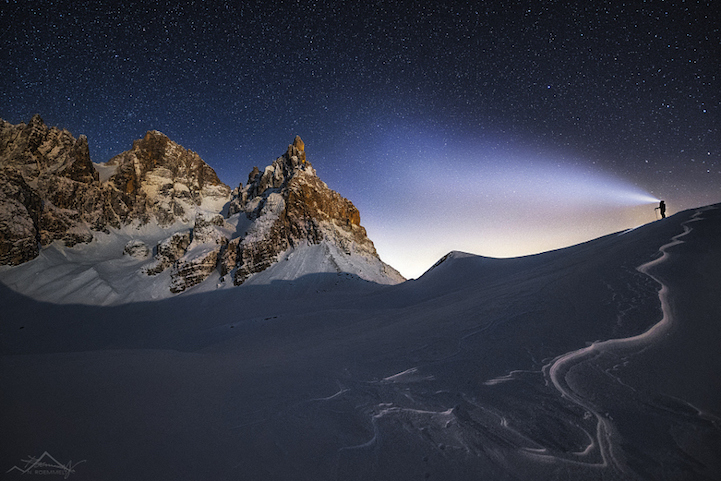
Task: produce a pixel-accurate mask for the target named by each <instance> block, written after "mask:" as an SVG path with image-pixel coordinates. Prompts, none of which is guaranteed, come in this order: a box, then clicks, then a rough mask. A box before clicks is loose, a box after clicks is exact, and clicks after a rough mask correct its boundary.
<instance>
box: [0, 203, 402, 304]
mask: <svg viewBox="0 0 721 481" xmlns="http://www.w3.org/2000/svg"><path fill="white" fill-rule="evenodd" d="M225 222H226V224H227V225H228V229H229V230H228V231H227V232H226V234H225V235H226V236H227V237H232V236H234V235H236V233H237V232H242V231H244V230H245V229H247V228H248V226H250V225H251V224H250V221H248V219H247V218H246V217H245V216H244V215H238V214H236V215H234V216H231V217H230V218H228V219H225ZM184 231H186V232H187V231H189V225H188V224H184V223H182V222H178V223H176V224H174V225H172V226H170V227H168V228H160V227H158V226H157V225H154V224H146V225H144V226H142V227H140V228H138V227H136V226H126V227H124V228H122V229H112V231H111V233H110V234H103V233H97V234H96V235H95V237H96V239H95V240H94V241H93V242H91V243H89V244H78V245H76V246H74V247H72V248H68V247H65V246H64V245H62V243H60V242H54V243H53V244H52V245H50V246H49V247H47V248H44V249H42V250H41V251H40V255H39V256H38V257H37V258H36V259H33V260H32V261H30V262H26V263H25V264H22V265H20V266H0V282H2V283H3V284H4V285H5V286H7V287H9V288H11V289H13V290H14V291H16V292H18V293H22V294H23V295H26V296H28V297H30V298H32V299H35V300H38V301H44V302H51V303H55V304H87V305H117V304H124V303H128V302H141V301H152V300H159V299H167V298H171V297H174V296H175V294H173V293H172V292H171V291H170V289H169V287H170V285H171V283H172V280H171V269H166V270H164V271H163V272H161V273H159V274H157V275H147V274H146V273H145V272H144V271H145V269H147V268H149V267H151V266H153V265H154V264H155V262H156V261H155V259H154V258H153V256H152V255H149V256H148V257H145V258H136V257H133V256H129V255H122V253H123V249H124V248H125V246H126V245H127V244H128V243H129V242H131V241H135V242H142V243H144V244H145V245H147V246H148V247H150V248H153V246H155V245H156V244H157V243H158V242H160V241H162V240H164V239H167V238H168V237H170V236H171V235H172V234H173V233H174V232H184ZM203 247H204V246H203V245H198V246H195V244H191V246H190V248H194V249H193V250H191V251H190V252H191V254H193V255H196V256H200V255H202V254H203V253H205V250H204V249H203ZM207 248H208V249H212V248H217V245H216V244H215V243H210V244H209V245H208V246H207ZM206 250H207V249H206ZM323 273H329V274H334V275H336V276H337V277H339V278H351V277H353V278H358V277H360V278H362V279H365V280H366V281H368V282H375V283H378V284H388V283H391V282H395V281H394V279H395V278H394V277H393V276H392V275H391V273H388V272H386V271H385V265H384V264H383V263H382V262H381V261H380V260H379V259H377V258H374V257H370V256H364V255H360V254H356V253H352V254H346V253H344V252H342V251H341V250H340V249H339V248H338V247H337V246H335V245H334V244H332V243H330V242H327V241H321V242H320V243H319V244H313V245H308V244H307V243H304V244H301V245H299V246H296V247H293V248H290V249H288V250H286V251H285V252H283V253H282V254H281V255H280V256H279V261H278V262H277V263H276V264H274V265H272V266H271V267H270V268H268V269H266V270H265V271H263V272H260V273H257V274H254V275H253V276H252V277H251V278H249V279H248V280H247V281H246V282H245V284H246V285H264V284H270V283H272V282H278V281H293V280H296V279H300V278H302V277H306V276H309V275H312V274H323ZM349 273H353V274H349ZM233 288H235V289H237V288H238V287H236V286H234V285H233V282H232V276H231V275H227V276H224V277H221V275H220V269H216V270H215V271H214V273H213V274H211V276H210V277H209V278H208V279H206V280H205V281H203V282H202V283H201V284H199V285H196V286H193V287H191V288H189V289H188V290H186V291H185V292H183V293H181V294H180V295H193V294H196V293H200V292H209V291H214V290H217V289H233Z"/></svg>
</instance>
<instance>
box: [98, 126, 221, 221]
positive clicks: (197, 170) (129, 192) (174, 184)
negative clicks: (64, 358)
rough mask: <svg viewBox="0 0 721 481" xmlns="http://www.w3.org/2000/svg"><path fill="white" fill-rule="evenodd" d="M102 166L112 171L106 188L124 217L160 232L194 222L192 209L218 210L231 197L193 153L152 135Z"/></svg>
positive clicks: (164, 138)
mask: <svg viewBox="0 0 721 481" xmlns="http://www.w3.org/2000/svg"><path fill="white" fill-rule="evenodd" d="M107 165H108V166H115V167H116V171H115V174H114V175H112V176H111V177H110V178H109V180H108V182H109V183H111V184H112V185H113V186H114V187H115V188H116V189H117V190H118V191H119V192H121V193H122V201H123V203H124V204H125V206H126V207H127V209H128V211H129V215H130V216H131V217H136V218H138V219H141V220H142V221H143V222H147V221H149V219H150V218H151V217H155V218H156V219H157V220H158V222H159V223H160V225H162V226H167V225H170V224H172V223H173V222H175V221H176V220H181V221H183V222H186V223H187V222H190V221H192V219H193V218H194V216H195V210H196V209H194V207H197V206H200V205H201V204H202V203H203V202H206V203H210V204H213V205H215V207H217V204H219V205H220V206H221V207H222V205H223V204H224V203H225V202H226V201H227V200H228V198H229V195H230V188H229V187H228V186H226V185H225V184H223V183H222V182H221V181H220V179H219V178H218V176H217V174H216V173H215V171H214V170H213V169H212V168H211V167H210V166H209V165H208V164H206V163H205V162H204V161H203V159H201V158H200V156H199V155H198V154H197V153H195V152H193V151H192V150H187V149H185V148H183V147H182V146H180V145H179V144H177V143H175V142H173V141H172V140H170V139H169V138H168V137H167V136H165V135H164V134H162V133H160V132H158V131H157V130H151V131H149V132H147V133H146V134H145V136H144V137H143V138H142V139H140V140H136V141H135V142H133V148H132V149H130V150H128V151H126V152H123V153H122V154H119V155H117V156H115V157H113V158H112V159H111V160H110V161H109V162H108V163H107Z"/></svg>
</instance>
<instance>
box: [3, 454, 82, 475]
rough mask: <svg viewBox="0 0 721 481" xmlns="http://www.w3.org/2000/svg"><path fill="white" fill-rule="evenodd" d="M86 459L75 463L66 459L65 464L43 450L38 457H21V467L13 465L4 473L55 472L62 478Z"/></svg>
mask: <svg viewBox="0 0 721 481" xmlns="http://www.w3.org/2000/svg"><path fill="white" fill-rule="evenodd" d="M86 461H87V460H86V459H83V460H82V461H78V462H77V463H73V462H72V461H68V462H67V463H66V464H63V463H61V462H60V461H58V460H57V459H55V458H54V457H53V456H52V455H51V454H50V453H48V452H47V451H45V452H44V453H43V454H42V455H41V456H40V457H35V456H29V457H28V458H27V459H21V460H20V463H24V464H25V465H24V466H23V467H20V466H17V465H15V466H13V467H12V468H10V469H8V470H7V471H6V473H10V472H14V471H17V472H19V473H20V474H46V475H47V474H50V475H53V474H55V475H60V476H63V478H64V479H68V477H69V476H70V475H71V474H73V473H75V467H76V466H77V465H78V464H80V463H84V462H86Z"/></svg>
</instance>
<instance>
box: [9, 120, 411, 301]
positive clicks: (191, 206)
mask: <svg viewBox="0 0 721 481" xmlns="http://www.w3.org/2000/svg"><path fill="white" fill-rule="evenodd" d="M291 259H293V261H292V262H290V260H291ZM281 261H282V262H281ZM2 264H5V265H8V266H15V267H3V266H2ZM269 268H271V269H270V270H269V271H268V272H264V271H266V270H268V269H269ZM325 272H332V273H336V274H338V275H341V274H351V275H354V276H357V277H359V278H361V279H365V280H368V281H373V282H377V283H382V284H394V283H399V282H402V281H404V279H403V277H402V276H401V275H400V274H399V273H398V272H397V271H396V270H395V269H393V268H391V267H390V266H388V265H386V264H385V263H383V262H382V261H381V260H380V258H379V257H378V254H377V252H376V250H375V247H374V246H373V243H372V242H371V241H370V239H368V237H367V235H366V232H365V229H364V228H363V227H362V226H361V225H360V214H359V212H358V210H357V209H356V208H355V206H353V204H352V203H351V202H350V201H349V200H347V199H345V198H343V197H342V196H341V195H340V194H338V193H336V192H334V191H332V190H331V189H329V188H328V186H327V185H326V184H325V183H323V182H322V181H321V180H320V179H319V178H318V177H317V176H316V173H315V170H314V169H313V167H312V166H311V164H310V162H308V161H307V160H306V156H305V145H304V143H303V141H302V140H301V139H300V137H296V139H295V141H294V142H293V144H292V145H289V146H288V149H287V151H286V153H285V154H283V155H282V156H281V157H279V158H278V159H277V160H276V161H275V162H273V163H272V164H271V165H269V166H267V167H266V168H265V170H264V171H263V172H261V171H260V170H259V169H258V168H255V169H254V170H253V172H251V174H250V176H249V179H248V184H247V185H246V186H245V187H243V186H242V185H240V186H239V187H238V188H236V189H235V190H234V191H233V192H232V193H231V190H230V188H229V187H228V186H226V185H225V184H223V183H222V182H221V181H220V180H219V179H218V177H217V175H216V173H215V171H214V170H213V169H212V168H211V167H210V166H209V165H208V164H206V163H205V162H204V161H203V160H202V159H201V158H200V157H199V156H198V154H196V153H195V152H192V151H189V150H186V149H185V148H183V147H182V146H180V145H178V144H176V143H175V142H173V141H171V140H170V139H168V138H167V137H166V136H165V135H163V134H162V133H160V132H157V131H150V132H148V133H147V134H146V135H145V137H144V138H142V139H140V140H137V141H135V142H134V143H133V147H132V149H130V150H128V151H126V152H123V153H122V154H120V155H117V156H116V157H114V158H113V159H111V160H110V161H109V162H107V163H106V164H94V163H92V162H91V161H90V157H89V153H88V147H87V139H85V138H84V137H82V136H81V137H80V138H79V139H75V138H74V137H73V136H72V135H71V134H70V133H69V132H67V131H65V130H59V129H57V128H55V127H48V126H46V125H45V123H44V122H43V121H42V119H41V118H40V116H37V115H36V116H34V117H33V118H32V119H31V121H30V122H29V123H28V124H24V123H21V124H18V125H12V124H9V123H7V122H4V121H0V280H2V282H4V283H5V284H6V285H7V286H9V287H11V288H12V289H15V290H17V291H18V292H21V293H24V294H26V295H29V296H31V297H33V298H34V299H37V300H44V301H50V302H62V303H83V304H98V305H108V304H118V303H123V302H131V301H141V300H153V299H161V298H166V297H171V296H173V295H174V294H177V293H180V292H183V291H187V290H188V289H191V288H194V289H193V290H194V291H208V290H212V289H218V288H226V287H230V286H233V285H240V284H243V283H250V284H254V283H255V284H257V283H262V282H271V281H273V280H290V279H293V278H295V277H300V276H303V275H306V274H312V273H325ZM260 273H263V275H262V276H260V275H259V274H260ZM201 284H202V285H201Z"/></svg>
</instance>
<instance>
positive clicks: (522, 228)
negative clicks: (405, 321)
mask: <svg viewBox="0 0 721 481" xmlns="http://www.w3.org/2000/svg"><path fill="white" fill-rule="evenodd" d="M582 165H583V164H582ZM388 178H389V179H391V180H389V181H388V182H386V184H385V187H384V189H383V191H382V192H380V193H379V195H380V196H381V197H383V198H385V199H387V200H389V201H390V202H388V203H386V204H380V205H379V204H377V203H375V204H373V206H372V207H369V208H364V207H365V206H363V208H362V209H361V212H362V213H363V215H364V219H365V221H364V225H365V226H366V228H367V229H368V230H369V237H370V238H371V240H373V242H374V243H375V244H376V248H377V249H378V252H379V254H380V255H381V258H382V259H383V260H384V261H385V262H387V263H388V264H390V265H391V266H393V267H395V268H396V269H398V270H399V271H400V272H401V273H402V274H403V275H404V276H405V277H407V278H417V277H418V276H420V275H421V274H422V273H423V272H425V271H426V270H427V269H428V268H429V267H430V266H432V265H433V264H434V263H435V262H436V261H438V259H439V258H441V257H442V256H443V255H445V254H447V253H448V252H450V251H452V250H459V251H465V252H469V253H472V254H477V255H483V256H490V257H517V256H523V255H530V254H536V253H540V252H545V251H549V250H554V249H557V248H561V247H566V246H569V245H573V244H577V243H580V242H584V241H587V240H591V239H593V238H597V237H600V236H603V235H605V234H610V233H613V232H616V231H621V230H625V229H627V228H629V227H635V226H638V225H640V224H644V223H646V222H651V221H653V220H655V217H654V215H655V213H654V211H653V209H649V208H648V207H644V206H646V205H648V204H654V203H658V202H659V201H660V199H658V198H657V197H656V196H655V195H653V194H651V193H649V192H648V191H647V190H645V189H644V188H643V187H641V186H639V185H637V184H634V183H632V182H629V181H627V180H626V179H623V178H621V177H619V176H617V175H611V174H609V173H607V172H604V171H602V170H600V169H594V168H591V167H589V166H587V165H584V166H583V167H578V166H577V165H574V164H572V163H571V162H569V161H567V160H564V159H561V160H558V159H553V158H548V157H540V156H536V157H531V156H521V155H511V154H505V155H498V156H495V157H490V156H488V155H482V153H481V155H478V156H476V157H475V158H473V157H470V156H457V157H451V156H449V155H445V156H443V157H442V158H440V159H438V160H436V159H433V158H432V157H429V158H426V159H417V161H416V165H415V166H414V168H413V169H397V170H394V171H393V172H392V173H391V175H388ZM379 208H380V209H379ZM379 210H380V211H379Z"/></svg>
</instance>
